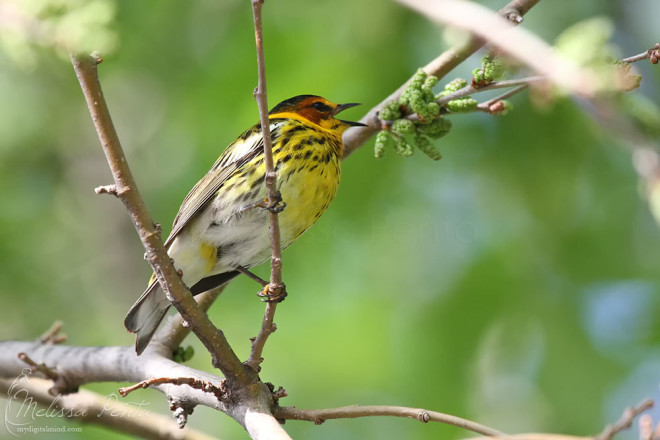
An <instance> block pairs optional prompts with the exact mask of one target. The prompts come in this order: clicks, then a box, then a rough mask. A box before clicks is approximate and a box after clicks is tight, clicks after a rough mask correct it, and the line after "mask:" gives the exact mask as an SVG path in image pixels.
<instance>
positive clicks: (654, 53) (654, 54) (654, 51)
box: [621, 43, 660, 64]
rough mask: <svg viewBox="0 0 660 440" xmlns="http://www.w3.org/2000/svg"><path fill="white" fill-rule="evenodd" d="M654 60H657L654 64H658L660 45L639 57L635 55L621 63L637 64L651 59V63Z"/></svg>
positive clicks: (657, 44) (639, 54)
mask: <svg viewBox="0 0 660 440" xmlns="http://www.w3.org/2000/svg"><path fill="white" fill-rule="evenodd" d="M653 58H655V63H654V64H656V63H657V62H658V58H660V43H655V46H653V47H652V48H650V49H649V50H646V51H644V52H642V53H638V54H637V55H633V56H631V57H628V58H624V59H622V60H621V61H622V62H624V63H635V62H637V61H642V60H648V59H650V60H651V62H653Z"/></svg>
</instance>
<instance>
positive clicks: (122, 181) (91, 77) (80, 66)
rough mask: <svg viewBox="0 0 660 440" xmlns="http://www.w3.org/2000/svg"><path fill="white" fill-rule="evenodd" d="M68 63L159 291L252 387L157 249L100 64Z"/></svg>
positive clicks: (230, 372) (225, 369) (233, 374)
mask: <svg viewBox="0 0 660 440" xmlns="http://www.w3.org/2000/svg"><path fill="white" fill-rule="evenodd" d="M71 59H72V63H73V67H74V70H75V71H76V75H77V77H78V81H79V82H80V86H81V87H82V90H83V94H84V95H85V99H86V100H87V106H88V108H89V112H90V114H91V116H92V120H93V121H94V126H95V127H96V131H97V133H98V136H99V139H100V140H101V144H102V146H103V151H104V153H105V155H106V158H107V160H108V165H109V166H110V170H111V171H112V175H113V177H114V180H115V188H116V194H117V197H119V198H120V199H121V201H122V202H123V203H124V205H125V206H126V209H127V210H128V213H129V215H130V217H131V220H132V221H133V224H134V225H135V228H136V230H137V232H138V235H139V236H140V239H141V240H142V244H143V245H144V248H145V250H146V251H147V260H148V261H149V263H150V264H151V266H152V267H153V270H154V273H155V274H156V277H157V278H158V282H159V283H160V285H161V287H162V288H163V291H165V293H166V294H167V295H168V298H169V299H170V300H171V301H172V304H173V305H174V306H175V307H176V309H177V310H178V311H179V313H181V316H182V317H183V319H184V320H185V321H186V322H188V324H190V328H191V330H192V331H193V332H194V333H195V334H196V335H197V337H198V338H199V339H200V341H202V343H203V344H204V346H205V347H206V348H207V349H208V351H209V352H210V353H211V356H212V358H213V365H214V366H215V367H216V368H219V369H220V370H221V371H222V373H223V374H224V375H225V376H226V378H227V380H228V381H229V382H238V383H241V384H249V383H253V382H254V380H255V378H254V377H253V376H251V375H250V374H248V372H247V370H246V369H245V367H244V366H243V364H242V363H241V361H240V360H239V359H238V357H237V356H236V354H235V353H234V351H233V350H232V348H231V347H230V346H229V343H228V342H227V339H226V338H225V336H224V334H223V332H222V331H221V330H219V329H217V328H216V327H215V326H214V325H213V323H212V322H211V321H210V320H209V318H208V317H207V316H206V314H205V313H204V312H202V311H201V310H200V309H199V308H198V307H197V303H196V302H195V300H194V299H193V297H192V295H191V293H190V291H189V290H188V288H187V287H186V286H185V284H183V281H182V280H181V277H180V276H179V274H178V273H177V271H176V269H175V268H174V265H173V264H172V262H171V259H170V257H169V255H168V254H167V251H166V250H165V247H164V246H163V243H162V240H161V237H160V231H159V230H158V228H157V227H156V225H155V223H154V222H153V220H152V218H151V216H150V215H149V213H148V211H147V209H146V206H145V204H144V200H143V199H142V196H141V195H140V193H139V191H138V188H137V185H136V183H135V180H134V179H133V176H132V174H131V171H130V169H129V167H128V162H127V161H126V157H125V156H124V152H123V150H122V147H121V144H120V142H119V137H118V136H117V132H116V131H115V128H114V125H113V124H112V119H111V118H110V112H109V110H108V107H107V105H106V102H105V99H104V97H103V92H102V90H101V84H100V82H99V79H98V73H97V64H98V63H99V62H100V60H98V59H94V58H92V57H89V56H72V57H71Z"/></svg>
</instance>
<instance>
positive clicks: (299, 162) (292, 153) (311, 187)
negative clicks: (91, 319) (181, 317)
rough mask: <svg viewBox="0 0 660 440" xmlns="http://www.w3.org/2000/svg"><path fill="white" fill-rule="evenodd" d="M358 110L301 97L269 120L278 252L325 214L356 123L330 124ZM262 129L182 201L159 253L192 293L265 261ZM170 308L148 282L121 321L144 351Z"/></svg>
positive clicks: (242, 140) (240, 142) (245, 137)
mask: <svg viewBox="0 0 660 440" xmlns="http://www.w3.org/2000/svg"><path fill="white" fill-rule="evenodd" d="M355 105H357V104H342V105H338V104H334V103H332V102H330V101H328V100H326V99H323V98H321V97H319V96H313V95H301V96H296V97H294V98H291V99H287V100H286V101H283V102H281V103H279V104H278V105H277V106H275V108H273V109H272V110H271V111H270V113H269V114H268V119H269V122H270V135H271V138H272V145H273V160H274V165H275V170H276V171H277V176H278V177H277V188H278V190H279V191H280V194H281V197H282V200H283V201H284V203H286V209H284V210H283V211H282V212H281V213H280V214H279V222H280V234H281V243H282V248H286V247H287V246H289V245H290V244H291V243H293V242H294V241H295V240H296V239H297V238H298V237H299V236H300V235H301V234H302V233H303V232H305V230H307V228H309V227H310V226H311V225H312V224H314V222H316V220H318V219H319V217H320V216H321V214H323V212H324V211H325V210H326V208H327V207H328V205H329V204H330V202H331V201H332V199H333V198H334V196H335V193H336V192H337V186H338V185H339V177H340V174H341V173H340V171H341V170H340V161H341V158H342V155H343V151H344V144H343V143H342V139H341V135H342V133H343V132H344V130H346V129H347V128H348V127H350V126H354V125H363V124H360V123H359V122H349V121H343V120H341V119H335V115H336V114H337V113H339V112H340V111H342V110H344V109H347V108H350V107H353V106H355ZM264 177H265V165H264V148H263V138H262V134H261V124H257V125H255V126H254V127H252V128H250V129H249V130H247V131H245V132H244V133H243V134H241V135H240V136H239V137H238V139H236V140H235V141H234V142H233V143H232V144H231V145H229V147H227V149H226V150H225V151H224V153H222V155H221V156H220V158H219V159H218V160H217V162H216V163H215V164H214V165H213V167H212V168H211V170H210V171H209V172H208V173H207V174H206V175H205V176H204V177H202V179H201V180H200V181H199V182H197V184H196V185H195V186H194V187H193V189H192V190H191V191H190V193H189V194H188V196H187V197H186V198H185V199H184V200H183V204H182V205H181V208H180V209H179V213H178V214H177V216H176V218H175V219H174V225H173V227H172V233H171V234H170V236H169V237H168V238H167V240H166V241H165V246H166V248H167V250H168V253H169V255H170V257H172V259H173V260H174V265H175V267H176V268H177V270H179V271H180V273H181V274H182V275H181V276H182V279H183V282H184V283H185V284H186V285H187V286H189V287H190V290H191V292H192V293H193V294H198V293H200V292H203V291H205V290H209V289H211V288H214V287H217V286H220V285H222V284H225V283H227V282H228V281H230V280H231V279H232V278H234V277H236V276H237V275H238V274H239V271H238V270H242V269H248V268H250V267H252V266H256V265H257V264H260V263H262V262H264V261H265V260H267V259H268V257H269V256H270V252H271V250H270V241H269V238H268V212H267V210H265V209H262V208H260V207H259V206H263V204H264V203H263V202H264V200H265V199H266V197H267V191H266V188H265V185H264ZM169 307H170V302H169V301H168V299H167V297H166V296H165V294H164V293H163V291H162V290H161V288H160V286H159V284H158V281H156V280H155V279H154V277H152V279H151V282H150V284H149V287H148V288H147V290H146V291H145V292H144V293H143V294H142V296H141V297H140V299H138V300H137V302H136V303H135V304H134V305H133V307H131V310H130V311H129V312H128V315H127V316H126V320H125V321H124V323H125V325H126V328H127V329H128V330H129V331H131V332H133V333H137V339H136V343H135V347H136V351H137V352H138V354H140V353H142V351H143V350H144V349H145V348H146V346H147V344H148V343H149V341H150V340H151V337H152V336H153V334H154V332H155V331H156V329H157V328H158V325H159V324H160V322H161V321H162V319H163V317H164V316H165V314H166V313H167V310H168V309H169Z"/></svg>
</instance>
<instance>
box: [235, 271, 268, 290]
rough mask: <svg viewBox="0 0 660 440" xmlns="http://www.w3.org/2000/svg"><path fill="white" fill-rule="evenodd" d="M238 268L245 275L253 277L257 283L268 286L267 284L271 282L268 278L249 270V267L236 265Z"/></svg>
mask: <svg viewBox="0 0 660 440" xmlns="http://www.w3.org/2000/svg"><path fill="white" fill-rule="evenodd" d="M236 270H237V271H238V272H240V273H242V274H243V275H245V276H247V277H249V278H252V279H253V280H254V281H256V282H257V283H259V284H261V285H262V286H263V287H266V286H267V285H268V284H269V283H268V281H266V280H264V279H263V278H261V277H259V276H257V275H255V274H253V273H252V272H250V271H249V270H247V269H246V268H244V267H243V266H237V267H236Z"/></svg>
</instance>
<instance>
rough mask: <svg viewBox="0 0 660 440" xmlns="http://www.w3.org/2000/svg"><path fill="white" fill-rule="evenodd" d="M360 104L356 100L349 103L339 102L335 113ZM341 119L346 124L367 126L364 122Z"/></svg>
mask: <svg viewBox="0 0 660 440" xmlns="http://www.w3.org/2000/svg"><path fill="white" fill-rule="evenodd" d="M358 105H360V104H359V103H356V102H351V103H349V104H339V105H338V106H337V108H336V109H335V113H334V114H335V115H336V114H337V113H339V112H343V111H344V110H346V109H347V108H351V107H355V106H358ZM340 121H341V122H343V123H344V124H348V125H351V126H353V127H366V126H367V125H366V124H363V123H362V122H353V121H344V120H343V119H340Z"/></svg>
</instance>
